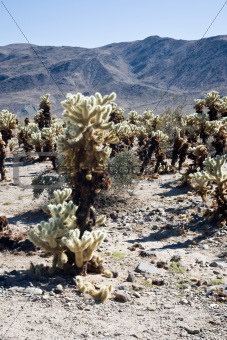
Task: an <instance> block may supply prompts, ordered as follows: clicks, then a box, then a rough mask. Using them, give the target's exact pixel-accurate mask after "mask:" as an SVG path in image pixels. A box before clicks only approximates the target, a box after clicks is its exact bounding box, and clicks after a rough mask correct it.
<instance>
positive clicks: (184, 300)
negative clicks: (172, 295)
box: [179, 299, 189, 305]
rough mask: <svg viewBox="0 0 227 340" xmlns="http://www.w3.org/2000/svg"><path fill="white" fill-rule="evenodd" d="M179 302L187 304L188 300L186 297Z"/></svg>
mask: <svg viewBox="0 0 227 340" xmlns="http://www.w3.org/2000/svg"><path fill="white" fill-rule="evenodd" d="M179 302H180V304H181V305H189V301H188V300H187V299H181V300H180V301H179Z"/></svg>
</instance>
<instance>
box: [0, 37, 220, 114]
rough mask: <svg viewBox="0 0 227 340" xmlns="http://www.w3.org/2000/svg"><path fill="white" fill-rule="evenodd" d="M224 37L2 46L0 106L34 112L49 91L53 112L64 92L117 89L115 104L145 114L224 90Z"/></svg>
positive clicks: (189, 105)
mask: <svg viewBox="0 0 227 340" xmlns="http://www.w3.org/2000/svg"><path fill="white" fill-rule="evenodd" d="M226 58H227V36H216V37H211V38H206V39H201V40H194V41H187V40H174V39H170V38H160V37H159V36H151V37H148V38H146V39H144V40H141V41H133V42H122V43H115V44H110V45H106V46H103V47H99V48H93V49H86V48H79V47H68V46H61V47H54V46H35V45H32V46H30V45H29V44H13V45H7V46H3V47H0V110H2V109H4V108H5V109H9V110H11V111H13V112H14V113H19V114H21V115H28V114H30V115H32V114H34V113H35V111H36V109H37V107H38V105H39V98H40V96H41V95H43V94H44V93H47V92H49V93H50V94H51V99H52V108H53V112H54V113H56V114H60V113H61V112H62V108H61V106H60V102H61V101H62V100H64V99H65V94H66V93H68V92H72V93H75V92H78V91H80V92H82V93H85V94H93V93H95V92H97V91H99V92H101V93H102V94H106V93H110V92H112V91H115V92H116V93H117V104H118V105H119V106H121V107H124V108H125V109H126V113H127V112H128V111H130V110H132V109H135V110H137V111H138V112H143V111H144V110H145V109H155V112H157V113H160V112H162V110H164V108H165V107H166V106H170V107H171V108H173V107H174V106H176V105H177V104H179V103H181V102H182V101H183V100H185V102H186V104H187V106H186V107H185V109H186V111H187V112H188V113H189V112H191V111H192V110H193V103H194V101H193V100H194V99H195V98H201V97H203V96H204V95H205V94H206V93H207V92H208V91H210V90H212V89H214V90H217V91H219V92H220V94H221V96H225V95H226V94H227V81H226V79H227V64H226Z"/></svg>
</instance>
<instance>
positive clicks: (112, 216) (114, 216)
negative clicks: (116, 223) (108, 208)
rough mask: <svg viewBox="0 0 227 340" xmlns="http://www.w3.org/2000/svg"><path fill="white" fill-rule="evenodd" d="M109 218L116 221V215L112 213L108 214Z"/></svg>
mask: <svg viewBox="0 0 227 340" xmlns="http://www.w3.org/2000/svg"><path fill="white" fill-rule="evenodd" d="M110 217H111V218H112V220H117V219H118V214H117V213H116V212H114V211H113V212H112V213H110Z"/></svg>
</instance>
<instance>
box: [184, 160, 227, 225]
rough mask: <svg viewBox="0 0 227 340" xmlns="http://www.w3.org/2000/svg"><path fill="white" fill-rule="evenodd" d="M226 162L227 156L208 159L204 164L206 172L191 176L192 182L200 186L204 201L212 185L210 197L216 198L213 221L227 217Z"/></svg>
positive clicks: (212, 214) (213, 203)
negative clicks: (209, 186)
mask: <svg viewBox="0 0 227 340" xmlns="http://www.w3.org/2000/svg"><path fill="white" fill-rule="evenodd" d="M226 160H227V155H225V156H216V157H215V158H211V157H208V158H207V159H206V160H205V161H204V163H203V164H204V171H203V172H199V173H197V174H192V175H190V177H191V179H192V181H195V182H196V183H197V185H198V186H199V193H200V195H201V196H202V198H203V199H206V192H207V187H208V183H210V184H211V186H212V189H211V191H210V195H211V197H212V198H214V202H212V206H213V207H215V208H214V209H213V211H212V209H211V212H212V213H211V218H212V219H215V218H221V219H226V217H227V174H226V171H225V169H224V165H225V162H226Z"/></svg>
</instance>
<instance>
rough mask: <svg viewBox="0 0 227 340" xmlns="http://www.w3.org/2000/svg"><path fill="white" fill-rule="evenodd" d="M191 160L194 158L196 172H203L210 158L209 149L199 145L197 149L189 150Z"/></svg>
mask: <svg viewBox="0 0 227 340" xmlns="http://www.w3.org/2000/svg"><path fill="white" fill-rule="evenodd" d="M188 153H189V158H192V159H193V161H194V164H193V168H194V170H198V169H199V170H203V165H204V164H203V162H204V161H205V159H206V158H207V156H208V152H207V148H206V146H205V145H198V146H195V147H189V148H188Z"/></svg>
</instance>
